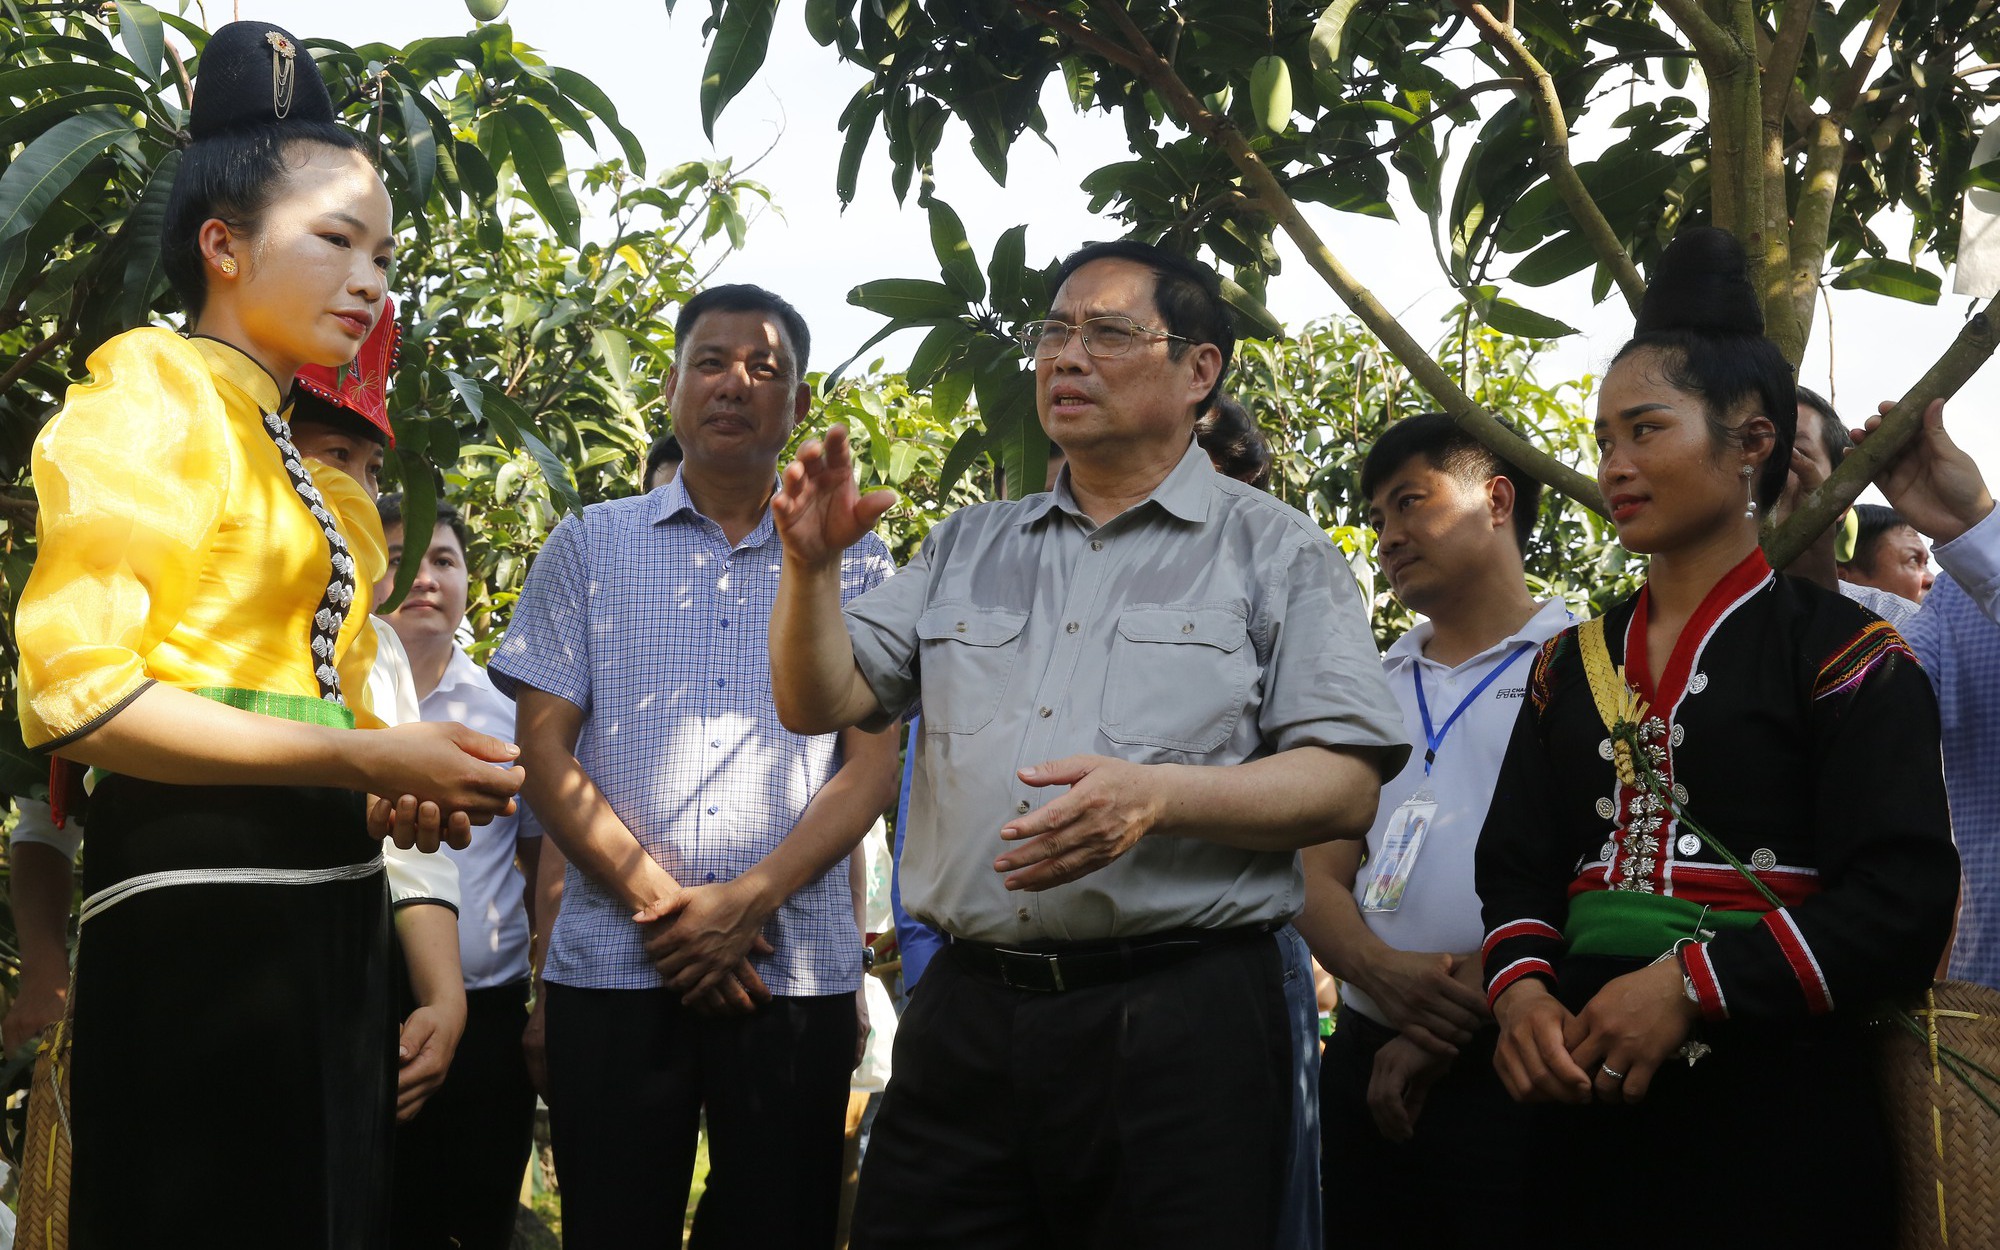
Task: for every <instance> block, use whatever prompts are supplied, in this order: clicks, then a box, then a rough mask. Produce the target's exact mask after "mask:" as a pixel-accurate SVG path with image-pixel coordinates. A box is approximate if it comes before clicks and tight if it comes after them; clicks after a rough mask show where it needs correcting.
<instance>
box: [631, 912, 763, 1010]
mask: <svg viewBox="0 0 2000 1250" xmlns="http://www.w3.org/2000/svg"><path fill="white" fill-rule="evenodd" d="M770 916H771V913H770V910H769V909H768V908H766V907H764V906H762V905H761V904H759V903H758V901H757V899H756V898H755V896H754V892H753V891H752V890H751V889H750V887H749V885H748V884H747V883H746V882H744V881H743V880H742V879H741V878H738V879H737V880H734V881H723V882H718V883H717V884H714V885H698V886H677V887H675V888H674V889H672V890H671V891H669V892H668V893H667V894H666V895H664V896H662V897H661V898H658V899H656V900H654V901H653V902H651V903H648V904H647V905H646V906H644V907H642V908H640V909H639V910H638V911H637V912H636V913H634V914H633V916H632V919H633V921H634V922H635V923H637V924H638V925H640V926H641V927H642V928H643V929H644V930H645V934H646V936H645V944H646V957H647V958H649V959H651V960H652V961H653V966H654V967H655V968H657V969H659V971H660V975H661V976H662V977H663V978H665V980H666V983H667V986H668V988H670V989H673V990H677V991H679V992H680V995H681V1002H682V1003H683V1004H684V1005H685V1006H687V1007H690V1008H692V1009H693V1010H695V1011H696V1012H699V1013H700V1014H702V1015H707V1016H741V1015H748V1014H749V1013H750V1012H753V1011H755V1010H756V1009H757V1008H758V1007H760V1006H762V1005H763V1004H765V1003H767V1002H770V1001H771V991H770V990H768V989H766V988H765V987H764V980H763V978H762V977H760V976H758V975H757V970H756V969H755V968H753V967H751V966H750V956H751V955H753V954H755V955H769V954H771V953H772V949H773V948H772V946H771V944H770V943H769V942H768V941H766V940H765V939H764V936H763V934H762V933H761V932H760V930H761V929H762V928H763V927H764V922H765V921H767V920H769V919H770Z"/></svg>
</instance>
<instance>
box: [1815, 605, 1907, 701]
mask: <svg viewBox="0 0 2000 1250" xmlns="http://www.w3.org/2000/svg"><path fill="white" fill-rule="evenodd" d="M1894 655H1900V656H1902V657H1904V658H1905V659H1907V660H1909V661H1910V662H1911V663H1915V662H1916V659H1917V657H1916V653H1915V652H1913V651H1911V650H1910V646H1909V644H1908V643H1906V642H1904V641H1903V636H1902V635H1901V634H1899V633H1897V632H1896V627H1895V626H1894V625H1891V624H1889V622H1887V621H1879V620H1878V621H1871V622H1870V623H1869V624H1867V625H1865V626H1863V627H1862V629H1861V632H1860V633H1858V634H1856V635H1855V636H1854V637H1853V638H1851V639H1849V640H1848V642H1847V644H1846V645H1845V646H1843V647H1841V648H1840V649H1839V650H1838V651H1836V652H1834V653H1833V658H1832V659H1830V660H1828V661H1827V662H1826V663H1825V664H1824V665H1822V666H1821V667H1820V670H1819V677H1818V679H1817V680H1816V681H1814V682H1813V698H1814V699H1815V700H1817V699H1824V698H1826V697H1827V696H1828V695H1832V694H1840V693H1842V692H1844V691H1849V690H1853V689H1854V688H1855V687H1857V686H1859V685H1860V684H1861V683H1862V682H1863V681H1865V680H1867V677H1868V674H1869V673H1871V672H1873V671H1875V667H1876V666H1877V665H1878V664H1880V663H1882V662H1883V661H1884V660H1886V659H1888V658H1889V657H1890V656H1894Z"/></svg>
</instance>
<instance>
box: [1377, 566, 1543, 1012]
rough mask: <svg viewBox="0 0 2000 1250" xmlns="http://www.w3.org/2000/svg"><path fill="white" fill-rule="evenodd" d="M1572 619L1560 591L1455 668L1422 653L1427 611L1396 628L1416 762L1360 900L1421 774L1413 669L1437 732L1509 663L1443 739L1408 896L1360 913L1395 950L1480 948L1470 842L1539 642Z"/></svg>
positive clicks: (1396, 791) (1391, 793)
mask: <svg viewBox="0 0 2000 1250" xmlns="http://www.w3.org/2000/svg"><path fill="white" fill-rule="evenodd" d="M1570 623H1571V617H1570V614H1569V609H1567V608H1565V607H1564V606H1563V604H1562V601H1561V600H1558V599H1551V600H1549V601H1547V602H1545V603H1543V604H1542V605H1541V607H1540V608H1539V609H1538V610H1537V611H1536V612H1535V614H1534V615H1533V616H1531V617H1529V618H1528V620H1527V623H1526V624H1524V625H1522V626H1521V628H1520V629H1518V630H1516V631H1515V632H1514V633H1513V634H1511V635H1509V636H1508V637H1507V638H1505V639H1503V640H1502V641H1500V642H1499V643H1497V644H1495V645H1494V646H1491V647H1489V648H1487V649H1486V650H1484V651H1482V652H1480V653H1479V654H1478V655H1475V656H1473V657H1472V658H1471V659H1469V660H1467V661H1465V662H1464V663H1463V664H1460V665H1459V666H1458V667H1457V668H1447V667H1446V666H1445V665H1443V664H1440V663H1438V662H1437V661H1435V660H1432V659H1430V658H1429V657H1428V656H1426V655H1425V654H1424V647H1425V646H1426V645H1427V644H1429V642H1430V640H1431V633H1432V627H1431V624H1430V622H1428V621H1425V622H1423V623H1421V624H1419V625H1417V626H1416V627H1415V628H1414V629H1412V630H1410V632H1408V633H1406V634H1404V635H1403V636H1402V637H1401V638H1398V639H1397V640H1396V641H1395V643H1394V644H1393V645H1391V646H1390V648H1389V650H1388V652H1387V653H1386V654H1384V655H1383V657H1382V669H1383V672H1384V674H1385V675H1386V676H1387V677H1388V679H1389V689H1390V690H1392V691H1394V692H1395V695H1396V701H1397V702H1398V703H1399V704H1401V706H1402V709H1403V723H1404V725H1405V726H1407V728H1408V732H1409V735H1410V748H1411V749H1410V762H1409V763H1408V764H1406V765H1404V766H1403V771H1402V772H1400V773H1397V774H1396V776H1395V778H1394V780H1392V781H1390V782H1389V783H1388V784H1387V785H1385V786H1383V787H1382V800H1381V805H1380V806H1379V807H1377V808H1376V812H1375V827H1374V828H1372V829H1370V830H1369V831H1368V860H1367V861H1366V862H1364V863H1363V864H1362V865H1361V871H1360V872H1358V873H1357V874H1355V880H1354V901H1355V906H1357V907H1358V906H1360V904H1361V896H1362V895H1363V894H1364V893H1365V892H1366V891H1367V889H1368V881H1369V878H1370V877H1371V876H1372V875H1373V869H1374V863H1375V862H1376V857H1377V856H1378V855H1379V854H1380V853H1381V850H1382V839H1383V837H1384V835H1385V833H1386V832H1387V829H1388V826H1389V822H1390V820H1391V818H1393V817H1394V816H1395V813H1396V809H1397V808H1398V807H1399V806H1401V804H1402V803H1403V801H1404V800H1405V799H1407V798H1409V797H1410V796H1411V795H1412V794H1415V793H1416V791H1417V787H1418V786H1420V785H1422V784H1424V780H1425V778H1424V751H1425V749H1426V746H1425V740H1424V719H1423V715H1422V712H1421V710H1420V709H1419V708H1418V706H1417V691H1416V685H1415V680H1416V678H1418V677H1421V678H1422V680H1423V683H1424V699H1425V701H1426V702H1427V703H1428V704H1429V706H1430V712H1431V726H1432V730H1433V732H1437V731H1442V730H1444V725H1445V722H1446V721H1447V720H1449V719H1450V718H1451V715H1452V713H1453V712H1454V711H1456V710H1457V709H1458V706H1459V704H1460V702H1461V701H1463V700H1464V699H1465V698H1466V696H1467V695H1470V694H1471V693H1472V691H1473V688H1474V687H1476V686H1477V685H1479V683H1480V682H1481V681H1483V680H1485V678H1486V676H1487V675H1488V674H1489V673H1491V672H1492V671H1493V669H1494V668H1495V666H1497V665H1500V664H1506V665H1507V667H1506V671H1504V672H1503V673H1501V675H1500V676H1499V677H1498V678H1497V679H1496V680H1495V681H1493V683H1492V684H1490V685H1488V686H1487V687H1486V689H1485V690H1484V691H1483V692H1481V694H1480V695H1479V697H1478V698H1477V699H1475V700H1473V701H1472V702H1471V703H1470V704H1469V705H1467V707H1466V709H1465V711H1464V712H1463V713H1462V714H1461V715H1460V716H1459V718H1458V720H1457V722H1456V723H1455V724H1453V725H1452V727H1451V729H1450V730H1449V732H1446V733H1445V735H1444V739H1443V741H1442V742H1440V743H1439V744H1438V748H1437V760H1436V762H1435V763H1433V764H1432V765H1431V773H1430V778H1429V780H1430V789H1431V795H1432V797H1434V798H1436V799H1437V805H1438V806H1437V812H1436V814H1435V815H1434V816H1433V817H1432V818H1431V824H1430V828H1429V829H1428V830H1427V831H1426V832H1425V834H1424V839H1423V844H1422V845H1421V846H1420V847H1419V848H1418V850H1417V858H1416V862H1415V864H1414V865H1413V866H1412V868H1411V869H1410V878H1409V884H1408V887H1407V888H1406V889H1405V891H1404V893H1403V901H1402V905H1401V906H1399V907H1398V908H1397V909H1396V910H1395V911H1374V912H1371V911H1364V912H1362V913H1361V919H1362V920H1363V921H1364V922H1365V923H1366V924H1367V925H1368V928H1369V931H1370V932H1372V933H1374V934H1375V936H1376V937H1379V938H1381V939H1382V940H1383V941H1384V942H1386V943H1388V944H1389V945H1390V946H1393V947H1395V948H1396V949H1397V950H1405V951H1453V952H1461V951H1476V950H1478V949H1479V943H1480V942H1481V940H1482V939H1484V937H1485V936H1486V934H1485V931H1484V929H1483V928H1482V927H1481V925H1480V919H1479V895H1478V893H1477V891H1475V890H1474V889H1473V888H1472V852H1473V848H1474V847H1475V846H1476V845H1478V842H1479V830H1480V828H1481V827H1482V826H1483V825H1484V824H1485V823H1486V809H1487V808H1488V807H1489V806H1491V805H1492V802H1493V786H1494V783H1495V781H1497V780H1498V779H1499V776H1500V760H1501V758H1502V757H1503V756H1504V755H1506V753H1507V740H1508V738H1509V737H1510V736H1511V735H1512V734H1513V732H1514V721H1515V719H1516V717H1517V716H1518V715H1519V714H1520V711H1521V701H1522V700H1523V699H1524V698H1525V697H1526V695H1527V692H1528V670H1529V669H1530V668H1532V667H1534V663H1535V657H1534V651H1535V650H1536V649H1537V648H1539V647H1540V646H1541V645H1542V644H1543V643H1544V642H1547V641H1548V640H1549V639H1550V638H1553V637H1554V636H1555V635H1557V634H1559V633H1561V632H1562V631H1563V630H1564V629H1566V628H1568V627H1569V625H1570ZM1517 653H1518V654H1517ZM1509 660H1512V663H1508V661H1509ZM1340 996H1341V1000H1342V1002H1343V1003H1345V1004H1348V1005H1351V1006H1353V1007H1354V1008H1355V1010H1357V1011H1360V1012H1361V1013H1363V1014H1364V1015H1366V1016H1368V1017H1370V1018H1371V1019H1373V1020H1375V1021H1376V1022H1378V1023H1380V1024H1384V1025H1386V1024H1388V1020H1387V1019H1386V1018H1385V1017H1384V1015H1383V1013H1382V1011H1381V1009H1380V1008H1379V1007H1377V1006H1376V1005H1375V1003H1374V1002H1373V1000H1371V999H1370V998H1369V997H1368V995H1367V994H1365V993H1364V992H1362V990H1361V989H1360V988H1359V987H1357V986H1354V985H1352V984H1345V983H1343V984H1342V985H1341V987H1340Z"/></svg>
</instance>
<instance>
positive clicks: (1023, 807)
mask: <svg viewBox="0 0 2000 1250" xmlns="http://www.w3.org/2000/svg"><path fill="white" fill-rule="evenodd" d="M1014 811H1015V813H1016V814H1018V815H1021V816H1026V815H1027V814H1028V800H1026V799H1022V800H1021V801H1020V802H1019V803H1016V804H1014Z"/></svg>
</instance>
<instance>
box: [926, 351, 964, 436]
mask: <svg viewBox="0 0 2000 1250" xmlns="http://www.w3.org/2000/svg"><path fill="white" fill-rule="evenodd" d="M970 398H972V366H971V364H970V363H969V362H967V361H960V363H959V366H958V367H957V368H955V369H951V370H949V371H947V372H945V373H941V374H939V375H938V379H937V381H936V382H934V383H932V384H931V419H932V420H933V421H936V422H938V423H939V424H940V425H949V424H951V423H952V422H954V421H956V420H958V418H959V417H960V416H961V415H962V414H963V413H964V412H965V401H966V400H968V399H970Z"/></svg>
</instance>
